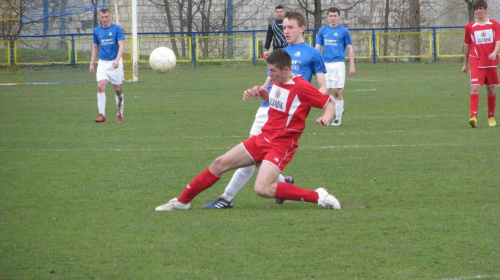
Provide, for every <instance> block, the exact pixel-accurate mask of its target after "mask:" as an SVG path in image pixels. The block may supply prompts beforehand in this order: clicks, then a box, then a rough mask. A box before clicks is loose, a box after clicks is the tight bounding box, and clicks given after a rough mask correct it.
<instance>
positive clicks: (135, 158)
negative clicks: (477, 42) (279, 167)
mask: <svg viewBox="0 0 500 280" xmlns="http://www.w3.org/2000/svg"><path fill="white" fill-rule="evenodd" d="M460 69H461V65H459V64H447V63H430V64H424V63H420V64H419V63H415V64H410V63H398V64H376V65H373V64H362V63H358V64H357V69H356V70H357V74H356V76H353V77H348V78H347V82H346V88H345V90H344V97H345V100H346V101H345V102H346V114H345V115H344V118H343V124H344V125H343V126H342V127H320V126H317V125H316V124H315V123H314V120H315V118H316V117H317V116H319V115H320V114H321V111H319V110H312V111H311V114H310V117H309V119H308V122H307V129H306V131H305V133H304V135H303V136H302V138H301V142H300V148H299V150H298V152H297V154H296V156H295V158H294V160H293V161H292V162H291V163H290V164H289V166H288V167H287V169H286V170H285V174H286V175H292V176H294V177H295V180H296V184H297V185H298V186H301V187H304V188H309V189H314V188H316V187H319V186H324V187H327V188H328V189H329V190H330V191H331V192H333V193H334V194H335V195H336V196H337V197H338V198H339V200H340V201H341V203H342V206H343V210H341V211H333V210H326V209H323V208H320V207H318V206H317V205H314V204H309V203H301V202H287V203H285V204H284V205H275V204H274V203H273V201H274V200H265V199H262V198H260V197H258V196H256V195H255V194H254V193H253V190H252V183H253V179H252V180H251V181H250V182H249V183H248V186H247V187H245V188H244V189H243V190H242V191H241V192H240V193H239V194H238V196H237V197H236V198H235V207H234V208H233V209H232V210H224V211H212V210H202V209H201V206H203V205H204V204H206V203H208V202H210V201H211V200H213V199H214V198H215V197H216V196H218V195H219V194H220V193H222V191H223V189H224V187H225V186H226V184H227V182H228V181H229V179H230V177H231V174H225V176H223V178H222V179H221V180H220V181H219V182H218V183H217V184H216V185H215V186H214V187H212V188H211V189H209V190H207V191H205V192H203V193H201V194H200V195H199V196H198V197H197V198H196V199H195V200H194V201H193V202H192V208H193V209H192V210H190V211H175V212H172V213H158V212H155V211H154V207H155V206H157V205H159V204H162V203H164V202H166V201H167V200H169V199H170V198H172V197H174V196H177V195H179V194H180V193H181V191H182V190H183V188H184V186H185V185H186V184H187V183H188V182H189V181H190V180H191V179H192V178H193V176H195V175H196V174H197V173H198V172H201V171H202V170H203V169H205V168H206V167H207V166H208V165H209V164H210V162H211V161H212V160H213V159H214V158H215V157H216V156H218V155H220V154H222V153H224V152H225V151H226V150H228V149H229V148H231V147H233V146H234V145H236V144H237V143H239V142H240V141H242V140H244V139H246V137H247V135H248V132H249V130H250V126H251V124H252V121H253V118H254V114H255V112H256V110H257V107H258V105H259V102H258V101H257V100H250V101H245V102H243V101H242V100H241V95H242V92H243V90H244V89H246V88H248V87H251V86H253V85H255V84H261V83H263V81H264V74H265V68H264V66H257V67H253V66H242V65H238V67H236V66H231V65H203V66H201V67H198V68H196V69H193V68H192V67H186V66H182V65H181V66H179V67H178V68H177V69H176V70H175V71H174V72H171V73H168V74H166V75H159V74H156V73H153V72H151V71H149V70H142V71H141V76H140V82H139V83H133V84H132V83H126V84H124V93H125V98H126V105H125V116H124V122H123V123H120V124H115V123H113V120H114V118H113V116H114V114H115V106H114V97H113V95H112V93H111V92H112V89H111V86H109V85H108V106H107V115H108V121H107V122H106V123H102V124H96V123H94V122H93V120H94V119H95V117H96V116H97V109H96V107H97V106H96V84H95V83H80V84H53V85H20V86H12V87H0V101H1V102H0V185H1V188H0V255H1V256H2V257H1V258H0V279H160V278H166V279H327V278H328V279H331V278H335V279H461V280H465V279H478V278H481V279H500V269H499V267H500V252H499V249H498V241H499V240H500V223H499V217H500V215H499V214H500V213H499V210H498V209H499V208H498V201H499V199H500V189H499V185H500V175H499V174H500V141H499V140H500V128H499V127H494V128H491V127H488V126H487V120H486V93H485V90H484V89H482V91H481V94H480V109H479V124H478V127H477V128H475V129H472V128H471V127H470V126H469V125H468V123H467V121H468V102H469V101H468V100H469V99H468V95H469V94H468V92H469V91H470V89H469V84H468V79H467V75H464V74H461V72H460Z"/></svg>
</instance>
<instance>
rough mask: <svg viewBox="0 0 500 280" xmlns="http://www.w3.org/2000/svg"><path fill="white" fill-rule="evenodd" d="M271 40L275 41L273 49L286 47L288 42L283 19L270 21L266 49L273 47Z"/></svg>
mask: <svg viewBox="0 0 500 280" xmlns="http://www.w3.org/2000/svg"><path fill="white" fill-rule="evenodd" d="M273 37H274V40H273ZM271 41H273V49H281V48H284V47H286V45H287V43H286V38H285V34H284V33H283V20H278V19H276V20H273V21H271V22H270V23H269V27H268V28H267V35H266V43H265V44H264V49H265V50H269V48H270V47H271Z"/></svg>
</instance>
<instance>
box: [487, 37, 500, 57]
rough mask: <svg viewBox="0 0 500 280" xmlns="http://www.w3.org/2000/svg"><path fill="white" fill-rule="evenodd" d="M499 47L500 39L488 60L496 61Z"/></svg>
mask: <svg viewBox="0 0 500 280" xmlns="http://www.w3.org/2000/svg"><path fill="white" fill-rule="evenodd" d="M498 48H500V41H498V42H496V43H495V49H494V50H493V52H492V53H490V55H488V60H489V61H494V60H495V59H497V56H498Z"/></svg>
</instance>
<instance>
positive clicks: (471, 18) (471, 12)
mask: <svg viewBox="0 0 500 280" xmlns="http://www.w3.org/2000/svg"><path fill="white" fill-rule="evenodd" d="M464 1H465V3H466V4H467V11H469V22H471V21H474V8H472V2H473V0H464Z"/></svg>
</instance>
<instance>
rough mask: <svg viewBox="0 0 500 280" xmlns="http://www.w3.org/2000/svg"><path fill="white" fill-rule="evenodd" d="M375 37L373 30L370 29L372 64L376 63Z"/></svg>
mask: <svg viewBox="0 0 500 280" xmlns="http://www.w3.org/2000/svg"><path fill="white" fill-rule="evenodd" d="M376 39H377V37H376V36H375V29H372V52H373V54H372V56H373V64H376V63H377V46H376V45H377V42H376Z"/></svg>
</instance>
